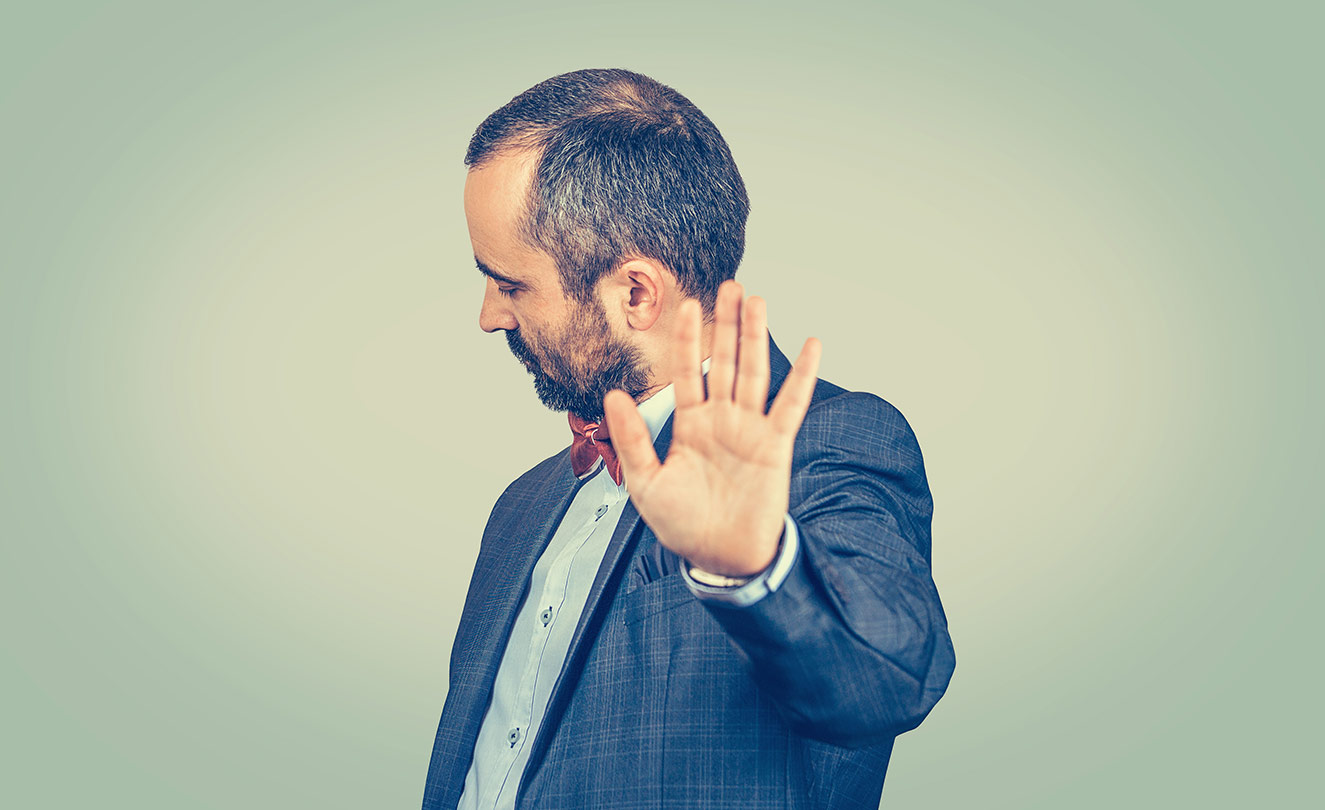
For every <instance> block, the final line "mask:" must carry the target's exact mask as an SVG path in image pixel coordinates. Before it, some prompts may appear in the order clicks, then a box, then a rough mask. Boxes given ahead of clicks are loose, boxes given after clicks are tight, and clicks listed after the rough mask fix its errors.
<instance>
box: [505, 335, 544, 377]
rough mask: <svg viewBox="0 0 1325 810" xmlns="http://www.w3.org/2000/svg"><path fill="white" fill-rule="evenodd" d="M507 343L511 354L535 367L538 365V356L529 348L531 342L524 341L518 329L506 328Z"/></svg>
mask: <svg viewBox="0 0 1325 810" xmlns="http://www.w3.org/2000/svg"><path fill="white" fill-rule="evenodd" d="M506 345H507V346H508V347H509V348H510V350H511V354H513V355H515V356H516V358H517V359H519V360H523V361H524V362H526V363H529V364H530V365H533V366H534V367H535V368H537V367H538V365H539V363H538V358H537V357H535V356H534V353H533V352H531V351H530V350H529V344H527V343H525V342H524V338H523V337H521V336H520V331H519V330H518V329H508V330H506Z"/></svg>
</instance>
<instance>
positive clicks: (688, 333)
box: [608, 298, 704, 431]
mask: <svg viewBox="0 0 1325 810" xmlns="http://www.w3.org/2000/svg"><path fill="white" fill-rule="evenodd" d="M701 315H702V312H701V310H700V306H699V301H698V300H697V299H694V298H687V299H686V300H684V301H682V302H681V306H680V308H679V309H678V311H677V313H676V333H675V335H674V336H673V338H672V383H673V384H674V385H675V386H676V389H675V391H676V409H677V410H681V409H682V408H686V407H689V406H691V405H698V404H700V403H702V402H703V401H704V381H703V379H702V377H701V373H700V369H701V368H702V367H703V362H702V361H701V360H700V357H699V351H700V349H699V333H700V317H701ZM608 430H609V431H611V430H612V428H611V427H610V426H609V427H608Z"/></svg>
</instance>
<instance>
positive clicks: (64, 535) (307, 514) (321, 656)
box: [0, 1, 1325, 808]
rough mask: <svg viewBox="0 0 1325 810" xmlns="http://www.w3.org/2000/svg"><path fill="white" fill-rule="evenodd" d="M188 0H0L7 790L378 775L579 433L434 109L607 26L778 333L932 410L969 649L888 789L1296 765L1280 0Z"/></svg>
mask: <svg viewBox="0 0 1325 810" xmlns="http://www.w3.org/2000/svg"><path fill="white" fill-rule="evenodd" d="M33 5H34V6H35V4H33ZM183 5H185V4H173V3H165V2H156V3H120V4H115V5H96V4H84V5H80V6H77V7H75V6H72V5H65V6H61V7H59V8H56V7H54V6H46V7H43V8H42V10H41V11H31V10H29V11H21V10H17V9H13V8H7V9H6V10H5V11H4V12H2V15H3V16H2V17H0V31H2V32H3V33H0V46H2V47H0V117H2V119H3V120H2V121H0V123H2V127H0V139H2V144H0V145H2V146H3V149H2V150H0V172H2V175H0V213H2V214H3V219H2V220H0V221H3V227H4V235H3V240H0V241H2V243H0V268H2V272H3V275H2V276H0V284H2V285H3V286H0V330H2V332H0V335H2V336H3V347H4V348H3V352H2V353H0V374H2V375H3V376H2V377H0V379H2V380H3V389H2V390H0V408H2V409H3V411H2V412H0V417H2V418H0V465H2V466H0V475H3V481H2V482H0V483H2V484H3V486H2V487H0V498H2V499H3V500H0V515H3V518H2V521H0V533H2V534H3V552H2V554H3V557H2V558H0V588H2V593H3V596H2V598H3V605H2V606H3V623H4V624H3V640H4V645H3V652H2V653H0V655H2V656H3V659H2V660H0V665H2V666H0V678H2V679H3V684H2V687H3V688H2V692H0V694H3V715H2V717H0V725H2V726H3V732H2V735H3V736H2V737H0V739H2V740H3V749H0V763H3V764H2V765H0V768H3V776H2V777H0V805H3V806H4V807H7V808H8V807H14V808H28V807H60V808H64V807H76V806H77V807H82V806H89V807H102V808H110V807H114V808H121V807H123V808H178V807H188V808H240V807H244V808H248V807H263V808H266V807H272V808H276V807H280V808H289V807H318V808H368V807H372V808H386V807H415V806H417V804H418V801H419V799H420V797H421V795H422V789H423V779H424V774H425V771H426V768H427V764H428V756H429V751H430V746H431V743H432V738H433V733H434V731H435V728H436V723H437V718H438V715H439V713H440V710H441V707H442V702H443V699H444V696H445V692H446V661H447V656H448V654H449V647H450V641H451V638H452V635H453V633H454V631H455V627H456V623H457V621H458V619H459V613H460V607H461V603H462V599H463V594H464V588H465V586H466V583H467V581H468V575H469V572H470V569H471V566H472V564H473V561H474V557H475V555H476V553H477V548H478V540H479V536H480V534H481V531H482V527H483V525H484V522H485V521H486V519H487V516H488V511H489V510H490V508H491V506H492V504H493V502H494V501H495V500H496V498H497V496H498V495H499V494H500V493H501V491H502V489H503V488H504V487H505V486H506V484H507V483H509V482H510V481H511V480H512V479H513V478H514V477H515V476H516V475H517V474H518V473H520V472H522V471H524V470H525V469H527V468H528V467H529V466H531V465H532V464H533V463H535V462H536V461H538V460H541V459H542V458H544V457H546V456H548V455H550V454H552V453H555V452H557V451H558V450H559V449H560V448H561V447H563V446H564V445H565V443H566V442H567V434H566V429H565V422H564V416H562V415H560V414H554V413H551V412H549V411H547V410H545V409H543V408H542V407H541V405H539V403H538V401H537V399H536V398H535V396H534V394H533V388H532V384H531V381H530V379H529V377H528V376H527V375H526V374H525V372H524V371H523V370H522V369H521V367H520V366H519V364H518V363H517V362H516V361H515V360H514V359H513V358H512V357H511V356H510V353H509V351H508V350H507V348H506V345H505V341H504V340H502V339H501V337H500V336H499V335H486V334H483V333H482V332H480V331H479V329H478V324H477V319H478V308H479V302H480V297H481V290H482V281H481V280H480V278H479V276H478V274H477V273H476V272H475V271H474V269H473V266H472V258H471V251H470V246H469V243H468V238H467V235H466V231H465V224H464V218H463V211H462V208H461V197H460V190H461V184H462V182H463V177H464V168H463V166H462V164H461V155H462V153H463V150H464V147H465V144H466V143H467V139H468V137H469V135H470V133H471V132H472V130H473V127H474V126H475V125H476V124H477V123H478V122H479V121H480V120H482V118H483V117H484V116H485V115H486V114H487V113H489V112H490V111H491V110H493V109H495V108H496V107H497V106H499V105H500V104H501V103H503V102H505V101H506V100H507V99H508V98H510V97H511V96H512V95H514V94H515V93H517V92H519V91H520V90H522V89H524V88H525V87H527V86H529V85H531V84H533V83H534V82H536V81H538V80H540V79H543V78H546V77H547V76H551V75H553V74H556V73H560V72H564V71H567V70H573V69H576V68H581V67H601V66H622V67H629V68H632V69H635V70H640V71H642V72H645V73H648V74H650V75H653V76H654V77H656V78H658V79H659V80H661V81H663V82H665V83H668V84H671V85H673V86H674V87H676V88H677V89H679V90H681V92H683V93H685V94H686V95H687V96H689V97H690V98H691V99H692V100H693V101H694V102H695V103H697V104H698V105H699V106H700V107H701V108H702V109H704V110H705V111H706V112H707V113H708V114H709V115H710V117H711V118H712V119H713V120H714V121H715V122H716V123H717V125H718V126H719V127H720V128H721V129H722V131H723V133H724V134H725V136H726V137H727V139H728V141H729V143H730V144H731V147H732V150H733V152H734V154H735V156H736V159H737V161H738V162H739V164H740V166H741V170H742V172H743V174H744V176H745V178H746V181H747V184H748V187H749V191H750V195H751V198H752V200H753V213H752V215H751V220H750V229H749V241H748V249H747V254H746V256H747V258H746V261H745V263H744V265H743V269H742V270H741V274H740V279H741V280H742V281H743V282H744V283H745V285H746V289H747V291H748V292H750V293H758V294H761V295H763V296H765V297H766V298H767V300H768V302H769V309H770V323H771V328H772V330H773V334H774V336H775V337H776V338H777V339H778V341H779V344H780V345H781V346H782V348H783V349H784V350H785V351H787V352H788V354H790V355H792V356H793V357H794V356H795V352H796V351H797V350H798V349H799V347H800V345H801V344H802V342H803V341H804V340H805V338H806V337H808V336H810V335H814V336H817V337H819V338H820V339H821V340H822V341H823V345H824V355H823V361H822V365H821V376H823V377H825V378H827V379H830V380H832V381H834V382H836V383H838V384H841V385H844V386H847V387H848V388H852V389H863V390H869V391H873V392H875V393H878V394H880V395H881V396H883V397H885V398H886V399H888V400H890V401H891V402H893V403H894V404H895V405H897V406H898V407H899V408H900V409H901V410H902V411H903V413H905V414H906V415H907V417H908V418H909V419H910V421H911V423H912V425H913V426H914V428H915V430H916V432H917V434H918V436H919V438H920V442H921V446H922V448H923V450H924V452H925V458H926V463H927V467H928V471H929V476H930V483H931V486H932V488H933V491H934V493H935V501H936V513H935V518H934V572H935V579H936V581H937V582H938V585H939V590H940V593H941V594H942V596H943V599H944V604H945V606H946V609H947V612H948V616H949V621H950V625H951V631H952V636H953V639H954V642H955V645H956V650H957V660H958V663H957V672H956V675H955V677H954V679H953V681H952V685H951V687H950V689H949V691H948V694H947V696H946V697H945V698H944V699H943V701H942V702H941V703H940V704H939V705H938V707H937V708H936V709H935V710H934V712H933V714H932V715H931V716H930V717H929V719H928V720H927V721H926V722H925V724H924V725H923V726H922V727H921V728H919V729H917V730H916V731H914V732H911V733H908V734H906V735H904V736H903V737H901V738H899V740H898V744H897V748H896V751H895V754H894V757H893V763H892V767H891V769H890V772H889V776H888V782H887V787H886V791H885V794H884V797H885V804H886V806H888V807H893V808H907V807H916V808H929V807H934V808H967V807H979V808H1117V807H1197V806H1202V807H1229V808H1234V807H1252V806H1262V807H1264V806H1293V805H1296V804H1297V803H1298V802H1299V800H1301V802H1302V803H1314V802H1308V801H1307V797H1309V796H1317V797H1318V796H1319V794H1320V790H1319V788H1317V787H1316V786H1315V784H1314V779H1312V777H1313V776H1314V773H1313V772H1314V771H1315V770H1316V769H1317V767H1318V766H1317V763H1318V760H1319V756H1320V753H1321V748H1320V743H1319V734H1318V728H1317V726H1318V723H1319V722H1320V720H1321V719H1322V718H1321V711H1320V709H1321V703H1320V699H1319V697H1318V687H1312V686H1311V684H1312V683H1317V682H1318V681H1319V679H1320V670H1321V663H1322V660H1321V659H1322V656H1321V652H1320V621H1319V619H1320V608H1321V603H1320V599H1319V596H1318V594H1317V591H1318V584H1317V583H1318V579H1319V574H1320V570H1321V562H1322V561H1321V554H1320V551H1319V546H1318V542H1319V540H1320V539H1321V535H1322V531H1321V530H1322V522H1321V519H1320V518H1319V516H1318V507H1317V504H1318V502H1319V492H1320V487H1321V484H1322V480H1321V476H1320V462H1319V458H1320V453H1321V451H1322V441H1321V439H1322V435H1321V434H1322V431H1321V428H1320V425H1319V413H1320V410H1321V405H1322V401H1321V400H1322V397H1321V393H1322V386H1321V376H1320V367H1321V347H1322V334H1321V327H1320V325H1319V322H1318V321H1317V320H1316V319H1314V318H1312V317H1311V315H1312V314H1313V313H1312V310H1314V309H1315V308H1316V307H1317V306H1318V305H1319V304H1320V301H1321V275H1322V254H1323V251H1322V241H1323V240H1322V216H1321V215H1322V210H1323V207H1325V206H1323V205H1322V202H1323V200H1322V191H1321V188H1322V180H1323V179H1325V178H1323V177H1322V174H1323V173H1322V161H1321V144H1322V142H1325V126H1322V116H1321V105H1320V92H1321V76H1322V65H1321V63H1320V61H1319V60H1314V59H1313V58H1312V57H1310V56H1309V54H1310V52H1312V51H1317V50H1318V49H1319V42H1318V39H1319V32H1320V30H1321V22H1322V20H1321V18H1320V16H1319V15H1318V14H1311V15H1309V14H1308V12H1307V11H1306V9H1307V8H1308V6H1307V5H1306V4H1303V5H1302V6H1301V7H1300V8H1299V9H1293V8H1289V7H1280V8H1277V9H1276V8H1272V7H1271V6H1269V5H1266V4H1259V5H1258V6H1256V8H1255V10H1252V9H1250V8H1248V9H1235V8H1228V7H1222V6H1214V5H1212V4H1208V3H1184V4H1175V3H1153V2H1131V1H1129V2H1111V3H1103V2H1101V3H1095V4H1093V5H1092V6H1083V5H1077V4H1063V3H1053V2H1038V3H1026V2H1022V3H1005V4H998V5H999V8H998V9H997V10H996V9H994V8H993V4H982V3H960V4H952V3H944V4H939V3H923V2H915V3H907V4H887V5H884V4H875V3H866V2H852V3H827V4H823V3H820V4H816V5H814V6H813V7H811V6H808V5H799V4H798V5H791V4H781V3H737V4H725V5H716V6H711V5H710V4H708V3H692V2H686V3H669V4H665V5H664V4H638V5H633V6H626V5H621V4H618V3H611V4H609V3H582V2H573V3H555V4H554V3H543V2H521V3H494V4H491V5H488V6H484V7H482V8H477V7H456V6H448V5H446V4H441V3H390V2H387V3H377V4H366V3H365V4H332V3H315V2H307V3H284V4H275V5H272V4H268V3H254V4H243V5H240V4H236V3H225V4H221V3H214V4H210V7H209V8H201V7H194V8H183V7H181V6H183ZM455 426H460V427H459V429H455ZM499 430H500V431H501V434H500V435H497V431H499ZM1309 780H1310V781H1309ZM1317 800H1318V799H1317Z"/></svg>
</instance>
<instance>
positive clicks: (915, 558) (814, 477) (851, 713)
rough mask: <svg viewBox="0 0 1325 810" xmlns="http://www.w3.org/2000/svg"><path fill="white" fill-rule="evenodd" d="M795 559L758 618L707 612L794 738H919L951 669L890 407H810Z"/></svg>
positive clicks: (929, 509)
mask: <svg viewBox="0 0 1325 810" xmlns="http://www.w3.org/2000/svg"><path fill="white" fill-rule="evenodd" d="M789 503H790V509H789V512H790V515H791V519H792V520H793V521H794V523H795V527H796V530H797V535H798V543H797V549H796V556H795V559H794V562H793V564H792V566H791V569H790V571H789V573H788V574H787V576H786V579H785V580H784V581H783V582H781V584H780V585H779V587H778V588H777V590H775V591H774V592H772V593H769V594H767V595H765V596H764V597H763V598H761V599H759V600H758V601H755V602H754V603H753V604H748V605H745V606H739V605H733V604H729V603H724V602H720V601H717V600H708V599H706V600H702V602H703V604H704V606H705V608H706V609H707V610H708V611H709V612H710V613H711V614H712V615H713V617H714V618H715V619H716V620H717V621H718V623H719V624H720V625H721V626H722V627H723V629H724V630H725V631H726V632H727V634H728V636H729V638H730V640H731V641H732V643H733V644H734V645H735V647H736V649H737V651H738V652H739V653H740V654H741V657H742V658H743V659H745V660H746V662H747V663H748V665H749V666H750V670H751V674H752V676H753V677H754V679H755V681H756V682H757V683H758V684H759V686H760V688H761V689H763V690H764V691H765V693H766V694H767V695H768V696H769V697H770V698H771V699H772V700H773V702H774V704H775V705H776V706H777V707H778V710H779V711H780V713H781V714H782V716H783V718H784V719H785V720H786V721H787V722H788V723H789V724H790V725H791V726H792V728H794V729H795V730H796V731H797V732H798V733H800V734H803V735H805V736H807V737H811V738H814V739H818V740H823V741H825V742H829V743H834V744H837V745H844V746H859V745H869V744H873V743H879V742H883V741H885V740H886V739H889V738H892V737H895V736H896V735H898V734H900V733H902V732H904V731H908V730H910V729H913V728H915V727H916V726H918V725H920V722H921V721H922V720H924V718H925V716H926V715H927V714H928V713H929V711H930V709H932V708H933V707H934V704H935V703H937V702H938V699H939V698H940V697H941V696H942V695H943V692H944V690H945V689H946V688H947V685H948V681H949V680H950V679H951V677H952V673H953V668H954V665H955V658H954V654H953V648H952V642H951V640H950V638H949V636H948V627H947V619H946V617H945V616H944V613H943V606H942V605H941V603H940V602H939V595H938V591H937V589H936V588H935V586H934V580H933V577H932V575H931V573H930V521H931V516H932V514H933V501H932V499H931V497H930V492H929V485H928V483H927V482H926V479H925V471H924V463H923V461H922V458H921V454H920V446H919V444H918V443H917V442H916V438H915V435H914V433H913V432H912V431H911V428H910V426H909V425H908V424H907V422H906V419H905V418H904V417H903V416H902V414H901V413H900V412H898V411H897V410H896V409H895V408H893V406H892V405H890V404H888V403H887V402H885V401H884V400H883V399H881V398H879V397H877V396H875V395H873V394H869V393H865V392H848V393H844V394H840V395H838V396H835V397H831V398H828V399H825V400H822V401H820V402H817V403H815V405H813V406H812V407H811V408H810V409H809V411H808V412H807V413H806V416H805V419H804V421H803V422H802V424H801V428H800V431H799V432H798V433H797V437H796V444H795V448H794V450H793V459H792V478H791V492H790V498H789Z"/></svg>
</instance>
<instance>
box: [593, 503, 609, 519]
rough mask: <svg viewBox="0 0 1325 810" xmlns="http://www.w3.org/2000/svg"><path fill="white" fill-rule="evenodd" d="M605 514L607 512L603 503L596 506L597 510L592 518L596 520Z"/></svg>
mask: <svg viewBox="0 0 1325 810" xmlns="http://www.w3.org/2000/svg"><path fill="white" fill-rule="evenodd" d="M606 514H607V504H603V505H602V506H600V507H598V511H597V512H595V513H594V516H593V519H594V520H597V519H598V518H600V517H602V516H603V515H606Z"/></svg>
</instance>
